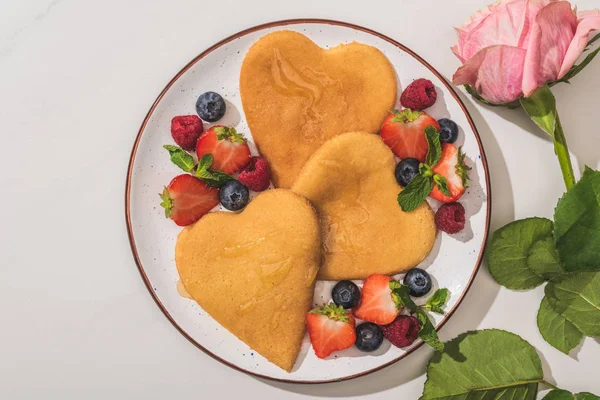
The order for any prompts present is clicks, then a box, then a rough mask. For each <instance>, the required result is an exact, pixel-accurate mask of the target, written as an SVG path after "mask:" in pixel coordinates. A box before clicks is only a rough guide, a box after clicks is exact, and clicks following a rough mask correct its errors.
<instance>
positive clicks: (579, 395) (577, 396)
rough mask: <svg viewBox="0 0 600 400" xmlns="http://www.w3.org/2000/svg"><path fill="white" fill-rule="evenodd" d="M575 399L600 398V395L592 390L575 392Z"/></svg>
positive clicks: (592, 399) (595, 399)
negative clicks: (591, 391)
mask: <svg viewBox="0 0 600 400" xmlns="http://www.w3.org/2000/svg"><path fill="white" fill-rule="evenodd" d="M575 400H600V397H598V396H596V395H595V394H593V393H590V392H581V393H575Z"/></svg>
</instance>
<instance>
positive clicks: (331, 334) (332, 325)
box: [306, 303, 356, 358]
mask: <svg viewBox="0 0 600 400" xmlns="http://www.w3.org/2000/svg"><path fill="white" fill-rule="evenodd" d="M306 326H307V329H308V336H309V337H310V342H311V343H312V346H313V349H314V350H315V354H316V355H317V357H319V358H326V357H328V356H329V355H330V354H331V353H333V352H334V351H338V350H344V349H347V348H349V347H352V345H354V342H355V341H356V331H355V330H354V317H353V316H352V314H350V312H347V311H346V310H344V308H343V307H342V306H336V305H335V304H333V303H332V304H328V305H325V306H320V307H317V308H314V309H312V310H311V311H310V312H309V313H308V315H307V316H306Z"/></svg>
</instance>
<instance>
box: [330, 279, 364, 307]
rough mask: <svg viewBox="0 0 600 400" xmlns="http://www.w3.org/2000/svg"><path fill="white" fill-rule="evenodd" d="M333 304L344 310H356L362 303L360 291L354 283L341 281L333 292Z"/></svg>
mask: <svg viewBox="0 0 600 400" xmlns="http://www.w3.org/2000/svg"><path fill="white" fill-rule="evenodd" d="M331 297H332V298H333V302H334V303H335V304H337V305H338V306H342V307H344V308H354V307H356V306H357V305H358V303H359V302H360V289H359V288H358V286H356V284H355V283H354V282H352V281H339V282H338V283H336V284H335V286H334V287H333V290H332V291H331Z"/></svg>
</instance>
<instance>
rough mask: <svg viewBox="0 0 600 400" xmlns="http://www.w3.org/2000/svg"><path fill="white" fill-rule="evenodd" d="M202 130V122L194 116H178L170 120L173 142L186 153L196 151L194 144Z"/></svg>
mask: <svg viewBox="0 0 600 400" xmlns="http://www.w3.org/2000/svg"><path fill="white" fill-rule="evenodd" d="M203 130H204V128H203V126H202V120H201V119H200V118H198V116H196V115H179V116H177V117H173V119H172V120H171V136H172V137H173V140H174V141H175V143H177V145H178V146H179V147H181V148H182V149H184V150H187V151H194V150H195V149H196V142H197V141H198V138H199V137H200V134H201V133H202V131H203Z"/></svg>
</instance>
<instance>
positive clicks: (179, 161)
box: [163, 144, 195, 172]
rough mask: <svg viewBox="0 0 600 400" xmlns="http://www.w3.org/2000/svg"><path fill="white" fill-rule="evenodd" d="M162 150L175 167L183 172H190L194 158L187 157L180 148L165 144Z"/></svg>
mask: <svg viewBox="0 0 600 400" xmlns="http://www.w3.org/2000/svg"><path fill="white" fill-rule="evenodd" d="M163 148H164V149H166V150H167V151H168V152H169V155H170V156H171V161H172V162H173V164H175V165H177V166H178V167H179V168H181V169H182V170H184V171H185V172H190V171H191V170H192V169H194V165H195V163H194V157H192V156H191V155H189V154H188V153H187V152H186V151H185V150H183V149H182V148H181V147H179V146H173V145H171V144H165V145H164V146H163Z"/></svg>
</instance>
